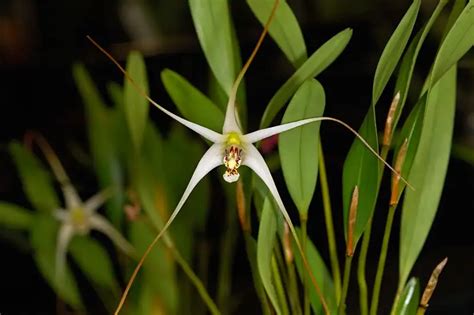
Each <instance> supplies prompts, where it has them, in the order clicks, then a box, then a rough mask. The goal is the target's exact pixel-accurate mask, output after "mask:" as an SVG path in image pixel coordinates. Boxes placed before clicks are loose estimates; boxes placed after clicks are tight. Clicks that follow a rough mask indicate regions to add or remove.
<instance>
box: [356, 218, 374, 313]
mask: <svg viewBox="0 0 474 315" xmlns="http://www.w3.org/2000/svg"><path fill="white" fill-rule="evenodd" d="M371 232H372V220H370V222H369V224H368V225H367V229H366V230H365V232H364V237H363V238H362V245H361V247H360V254H359V260H358V263H357V282H358V283H359V304H360V314H361V315H367V314H369V298H368V293H367V280H366V279H365V264H366V261H367V252H368V251H369V243H370V234H371Z"/></svg>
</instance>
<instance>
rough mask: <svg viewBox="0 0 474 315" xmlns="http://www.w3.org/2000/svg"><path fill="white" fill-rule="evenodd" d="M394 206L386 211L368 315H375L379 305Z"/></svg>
mask: <svg viewBox="0 0 474 315" xmlns="http://www.w3.org/2000/svg"><path fill="white" fill-rule="evenodd" d="M395 209H396V205H391V206H390V208H389V210H388V217H387V222H386V223H385V231H384V235H383V240H382V249H381V250H380V257H379V262H378V265H377V273H376V275H375V282H374V290H373V292H372V302H371V304H370V314H371V315H376V314H377V308H378V304H379V297H380V288H381V285H382V278H383V272H384V269H385V261H386V259H387V250H388V242H389V240H390V233H391V231H392V223H393V217H394V215H395Z"/></svg>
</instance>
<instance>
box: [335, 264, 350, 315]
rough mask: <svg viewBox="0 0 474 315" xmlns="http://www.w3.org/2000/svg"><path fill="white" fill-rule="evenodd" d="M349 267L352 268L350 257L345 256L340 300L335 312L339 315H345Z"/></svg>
mask: <svg viewBox="0 0 474 315" xmlns="http://www.w3.org/2000/svg"><path fill="white" fill-rule="evenodd" d="M351 266H352V256H346V260H345V263H344V279H343V282H342V292H341V299H340V300H339V309H338V312H337V313H338V314H339V315H343V314H345V310H346V298H347V291H348V289H349V280H350V275H351Z"/></svg>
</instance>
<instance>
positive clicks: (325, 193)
mask: <svg viewBox="0 0 474 315" xmlns="http://www.w3.org/2000/svg"><path fill="white" fill-rule="evenodd" d="M319 180H320V183H321V194H322V198H323V208H324V219H325V221H326V233H327V238H328V245H329V259H330V261H331V271H332V277H333V279H334V289H335V291H336V300H339V298H340V296H341V272H340V267H339V259H338V258H337V248H336V237H335V233H334V223H333V219H332V209H331V198H330V196H329V185H328V180H327V175H326V164H325V162H324V154H323V147H322V145H321V141H319Z"/></svg>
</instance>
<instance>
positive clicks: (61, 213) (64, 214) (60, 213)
mask: <svg viewBox="0 0 474 315" xmlns="http://www.w3.org/2000/svg"><path fill="white" fill-rule="evenodd" d="M53 217H55V218H56V219H57V220H58V221H61V222H65V221H67V220H68V219H69V211H67V210H65V209H56V210H54V211H53Z"/></svg>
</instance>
